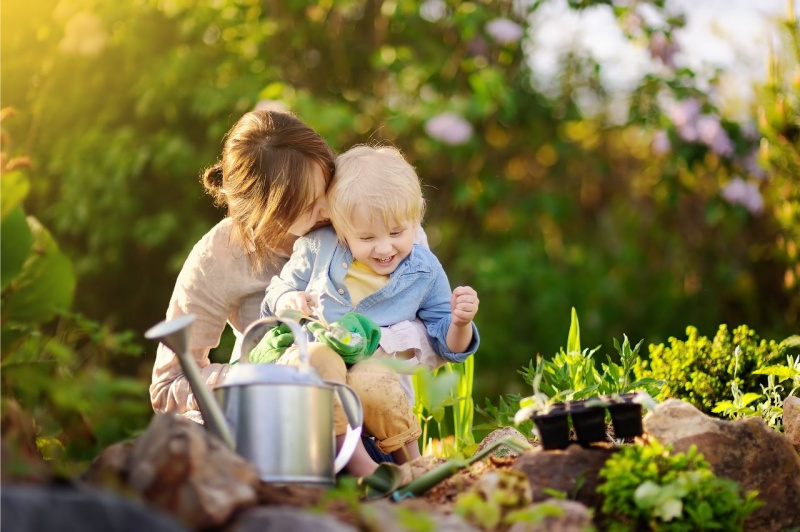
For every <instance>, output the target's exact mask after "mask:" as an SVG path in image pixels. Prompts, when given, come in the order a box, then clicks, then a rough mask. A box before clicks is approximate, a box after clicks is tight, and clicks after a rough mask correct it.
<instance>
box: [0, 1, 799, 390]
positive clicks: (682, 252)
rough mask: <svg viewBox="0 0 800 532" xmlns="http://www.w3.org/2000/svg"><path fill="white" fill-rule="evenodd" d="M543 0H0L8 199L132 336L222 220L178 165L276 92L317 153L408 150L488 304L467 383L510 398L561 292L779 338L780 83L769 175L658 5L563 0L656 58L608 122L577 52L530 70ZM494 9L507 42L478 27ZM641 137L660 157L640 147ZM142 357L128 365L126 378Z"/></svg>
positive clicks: (433, 213)
mask: <svg viewBox="0 0 800 532" xmlns="http://www.w3.org/2000/svg"><path fill="white" fill-rule="evenodd" d="M547 4H548V2H532V3H528V4H525V6H527V7H524V8H523V7H521V6H522V4H519V3H515V2H511V1H509V0H504V1H499V2H489V1H488V0H478V1H474V2H455V1H452V0H449V1H445V2H428V3H419V2H411V1H408V0H399V1H392V2H377V1H372V0H347V1H342V2H324V3H321V4H312V3H307V2H266V3H264V2H258V1H256V0H220V1H217V2H197V1H196V0H173V1H169V2H164V1H142V2H100V1H97V0H63V1H61V0H59V1H57V0H42V1H39V2H36V3H34V4H31V3H25V2H22V1H20V0H9V1H6V2H3V4H2V9H3V15H4V16H3V17H2V20H3V21H4V27H3V29H4V31H3V32H2V50H3V61H2V69H3V72H2V73H3V80H4V85H3V98H4V102H5V103H6V104H11V105H14V106H15V107H17V108H18V109H20V110H21V121H20V122H19V123H18V124H15V125H14V126H13V133H14V136H15V138H19V139H20V144H19V145H12V146H11V150H12V151H10V152H9V154H10V155H11V156H13V155H19V154H20V153H24V152H26V150H29V151H30V155H31V156H32V157H33V158H34V159H35V160H37V161H39V165H38V166H37V167H36V168H34V169H32V170H31V172H32V174H31V175H32V177H33V179H32V180H31V185H30V189H31V190H30V194H29V200H28V208H29V212H31V213H33V214H35V215H36V216H37V218H38V219H40V220H42V222H43V224H44V225H45V226H47V227H48V228H50V230H51V231H52V232H53V235H54V237H55V239H56V240H57V241H58V242H59V244H60V246H61V248H62V249H63V250H64V252H65V254H66V255H67V256H69V257H70V258H71V259H72V260H73V263H74V265H75V269H76V272H77V274H78V283H79V284H78V293H79V294H80V297H79V298H77V300H76V303H75V305H76V310H77V311H79V312H81V313H82V314H84V315H87V316H102V317H103V319H104V320H108V322H109V323H110V324H112V325H114V324H123V325H124V327H126V328H127V327H130V328H132V329H134V330H136V331H139V332H141V331H144V330H145V329H146V328H147V327H148V326H149V325H151V324H152V323H153V322H154V321H157V320H156V319H155V318H154V316H161V315H163V309H164V308H166V306H167V302H168V299H169V294H170V291H171V289H172V286H173V283H174V278H175V274H176V272H177V269H178V268H179V267H180V265H181V264H182V262H183V260H184V258H185V257H186V254H187V252H188V250H189V248H190V247H191V246H192V245H193V244H194V242H196V241H197V239H198V238H199V237H200V236H201V235H202V234H203V233H204V232H205V231H206V230H207V229H208V228H209V227H210V226H211V225H212V224H213V223H215V222H216V221H217V220H218V219H219V218H220V216H222V213H220V212H219V211H215V210H213V208H212V207H211V202H210V201H208V199H207V198H203V197H202V194H201V191H200V188H199V185H198V183H197V179H196V176H197V175H198V173H199V171H200V169H201V168H202V167H204V166H206V165H208V164H210V163H212V162H213V161H214V160H215V158H216V157H217V156H218V154H219V150H220V142H221V139H222V136H223V134H224V132H225V131H226V130H227V129H228V128H229V127H230V125H231V124H232V123H233V121H234V120H235V119H236V118H237V117H238V116H239V115H240V114H242V113H243V112H245V111H247V110H249V109H252V108H253V107H255V106H256V105H258V104H259V102H260V105H262V106H270V105H272V106H288V107H290V108H291V109H292V110H294V111H295V112H297V113H298V114H299V116H300V117H301V118H303V119H304V120H305V121H307V122H308V123H309V124H311V125H312V126H313V127H315V128H316V129H317V130H318V131H320V132H321V133H322V134H323V135H324V136H325V137H326V138H327V139H328V140H329V141H330V142H331V144H332V145H333V146H334V148H336V149H337V150H340V151H341V150H344V149H346V148H348V147H349V146H351V145H353V144H355V143H359V142H366V141H370V140H374V141H385V142H391V143H393V144H395V145H397V146H398V147H400V148H401V149H402V150H403V152H404V153H405V154H406V156H407V157H408V158H409V159H410V160H411V161H412V162H413V164H414V165H415V167H416V168H417V169H418V172H419V174H420V175H421V177H422V179H423V181H424V183H425V184H426V196H427V198H428V201H429V204H430V205H431V207H432V208H431V209H429V210H428V212H429V215H428V220H427V221H426V230H427V231H428V235H429V237H430V241H431V244H432V246H433V249H434V250H435V251H436V253H437V255H438V256H439V257H440V258H441V260H442V262H443V263H444V264H445V265H446V268H447V270H448V273H449V275H450V278H451V279H452V280H453V281H454V282H456V283H459V284H460V283H469V284H471V285H472V286H474V287H475V288H476V289H477V290H478V292H479V293H481V294H486V295H487V296H488V295H489V294H491V297H482V309H481V313H480V314H479V315H478V325H479V327H480V328H481V332H482V337H483V345H482V349H481V361H485V362H481V361H478V364H481V363H485V364H486V367H487V368H488V367H491V368H492V369H493V371H491V372H488V371H487V372H482V375H481V378H480V379H478V380H477V381H476V383H475V386H476V388H477V389H478V392H479V394H483V395H488V394H490V393H491V394H494V395H497V394H498V393H500V392H518V391H520V390H521V388H522V386H521V385H520V386H519V389H518V390H506V389H505V385H506V384H507V383H509V382H510V381H511V378H510V377H511V376H512V375H513V372H514V368H517V367H519V366H521V365H524V364H526V363H527V361H528V360H530V359H531V357H532V354H534V353H537V352H540V353H553V352H555V351H556V350H557V349H558V346H559V340H558V339H557V338H554V337H553V336H552V334H551V331H553V330H555V329H556V328H557V324H558V316H560V315H561V313H562V312H567V311H568V309H569V307H570V305H572V304H577V305H579V306H580V307H581V308H587V309H590V310H589V311H587V315H586V317H587V319H586V320H585V324H584V328H585V332H586V333H588V334H590V335H591V336H592V337H598V336H599V335H601V334H602V335H603V336H604V337H617V338H618V337H620V336H621V334H622V331H623V329H626V330H635V331H637V333H638V335H640V336H641V337H642V338H644V339H646V340H647V341H648V342H657V341H663V340H664V338H666V337H668V336H669V335H671V334H678V333H679V332H680V330H681V328H682V327H683V326H684V324H685V323H694V324H696V325H697V326H698V327H700V329H701V330H703V329H704V328H707V327H710V326H714V325H716V324H718V323H721V322H723V321H727V322H730V323H734V322H736V323H745V322H746V323H751V324H753V325H754V326H757V327H758V328H759V330H766V332H767V333H770V334H772V333H774V334H776V335H777V334H786V333H787V332H788V331H790V330H791V327H792V326H793V324H795V323H796V322H797V305H796V304H795V303H792V302H793V301H796V300H797V283H796V282H794V281H792V280H791V279H793V278H796V277H797V270H796V268H797V246H796V242H797V234H796V229H793V227H796V226H798V225H800V224H797V223H795V222H796V219H797V218H796V217H797V212H798V208H797V202H796V198H797V197H798V196H797V194H798V187H797V185H796V183H795V181H794V180H793V179H792V176H793V175H796V174H797V172H795V171H794V170H793V169H792V168H793V167H790V166H788V165H789V164H790V159H791V158H792V157H795V156H794V155H792V154H793V153H795V151H796V141H794V140H792V139H793V138H794V137H792V136H791V135H788V136H787V135H786V134H785V132H786V131H789V130H791V128H789V130H787V127H788V126H786V123H788V122H791V120H790V118H786V120H784V118H781V117H793V116H795V115H796V113H794V114H792V111H793V110H795V104H794V103H793V102H795V100H796V98H795V95H796V90H797V89H796V87H795V85H788V86H784V84H782V83H784V82H781V83H778V80H789V81H788V83H793V81H792V80H793V79H794V78H793V77H792V76H789V75H784V76H778V77H776V78H775V80H774V81H775V83H773V85H771V86H770V87H768V89H769V90H768V91H766V95H765V96H764V101H763V102H762V107H763V108H764V110H765V112H764V116H765V120H766V122H765V123H764V124H762V125H761V126H760V127H761V131H762V132H763V134H764V138H766V139H767V142H768V150H767V153H766V159H767V161H766V162H767V163H768V166H767V168H761V167H759V166H758V165H757V164H756V166H755V167H753V168H751V167H750V166H748V165H746V164H745V162H746V161H749V160H750V156H751V154H753V153H754V150H755V149H756V148H757V146H758V145H759V143H760V141H761V139H760V138H757V137H758V135H753V134H751V133H748V131H749V129H748V128H749V126H750V125H751V122H752V121H748V120H745V121H743V122H742V123H740V122H737V121H734V120H732V119H731V118H729V117H725V116H723V113H722V111H721V109H720V108H719V107H718V106H717V105H716V104H715V102H717V100H718V96H719V92H720V88H719V78H718V77H715V76H711V79H702V76H701V75H700V73H697V72H693V71H692V70H691V69H688V68H685V67H684V66H681V65H675V64H674V62H670V61H669V60H668V58H667V57H665V56H664V54H661V55H659V54H658V53H657V52H656V51H655V49H654V47H653V44H654V43H656V42H657V39H666V40H667V42H668V43H670V44H674V41H675V39H674V38H673V37H674V35H673V33H674V32H676V31H678V30H679V29H680V27H681V25H682V24H683V21H684V18H683V17H682V16H681V14H680V13H673V11H672V9H673V7H674V6H667V5H666V3H665V2H661V1H642V2H635V3H630V2H616V1H615V2H603V3H599V4H592V3H590V2H570V3H569V7H570V8H572V9H576V10H577V12H578V13H579V12H580V10H582V9H592V10H598V11H603V12H606V13H609V14H610V15H612V16H613V17H616V19H617V20H618V22H619V26H620V31H622V32H623V33H624V35H626V36H627V37H628V38H629V39H630V41H631V42H632V43H634V44H635V45H637V46H639V47H641V48H646V49H648V50H651V54H652V55H653V59H654V61H656V62H657V63H658V65H659V67H663V68H659V70H658V71H657V72H656V73H653V74H650V75H648V76H646V77H645V78H643V79H642V80H640V82H639V85H638V86H637V87H636V88H635V89H634V91H633V94H632V97H631V99H630V106H629V109H628V111H629V112H628V113H627V115H626V116H623V117H622V119H621V120H619V119H614V118H613V117H611V116H610V115H611V113H610V112H609V108H610V106H611V104H612V103H614V104H617V103H619V102H621V101H624V100H623V99H622V98H621V97H619V95H616V94H612V93H610V92H609V91H607V90H606V89H605V88H604V87H603V84H602V78H603V75H604V74H607V73H604V72H603V69H602V66H601V65H599V64H598V63H597V62H594V61H592V60H591V59H590V58H587V57H583V56H581V54H570V55H568V56H565V57H564V58H563V60H562V61H561V62H560V65H559V67H560V72H561V75H560V77H559V78H558V79H557V85H558V87H557V90H555V91H545V90H543V89H540V88H538V87H537V86H536V85H533V84H532V80H533V81H536V80H537V77H538V76H536V75H535V74H537V73H534V72H532V71H531V69H530V68H529V66H528V60H529V58H530V57H529V53H530V50H531V48H530V47H529V46H528V44H529V41H528V40H527V36H529V35H533V34H535V32H536V31H537V30H538V28H537V26H536V25H535V24H534V23H531V22H530V20H531V18H530V17H534V16H535V15H536V14H537V12H538V11H539V10H540V9H542V7H543V6H546V5H547ZM436 5H438V6H439V12H436V9H433V10H432V8H431V6H434V7H435V6H436ZM645 14H646V15H647V16H644V15H645ZM497 19H508V20H509V21H512V22H513V23H515V24H517V25H518V26H519V27H520V28H521V30H522V31H521V34H520V38H517V39H516V40H514V39H511V40H503V39H499V38H498V37H497V36H496V35H494V34H493V33H492V32H490V31H489V29H487V28H488V27H489V26H488V25H489V23H491V22H493V21H495V20H497ZM143 36H147V38H143ZM787 72H788V70H787ZM787 91H788V92H787ZM587 98H588V99H589V100H591V101H594V102H597V103H598V106H597V107H598V108H599V109H600V111H599V112H597V113H590V112H589V111H587V110H586V106H583V105H582V101H584V100H586V99H587ZM690 99H693V100H696V101H697V102H699V104H700V111H701V112H702V115H703V116H706V117H710V119H705V120H706V122H708V121H709V120H711V121H712V122H713V121H714V120H717V122H718V124H719V126H720V128H721V129H722V130H723V131H724V132H725V134H726V135H727V136H728V137H729V139H730V142H731V143H732V144H733V150H732V152H726V153H727V154H719V153H716V152H715V151H714V149H712V146H709V145H707V144H706V143H704V142H702V141H700V140H697V139H696V140H694V141H689V140H686V139H684V138H683V137H682V136H681V133H682V131H683V130H682V129H681V128H680V127H678V125H677V124H676V121H675V120H674V116H673V115H672V113H671V106H672V105H673V104H674V103H675V102H680V101H684V100H690ZM443 113H449V115H456V116H457V117H458V118H459V119H460V121H458V120H456V121H455V122H453V121H452V120H451V123H455V124H460V126H459V127H462V131H467V132H468V134H467V136H466V137H465V138H464V139H463V141H461V140H459V139H454V138H453V137H447V136H444V137H443V136H442V135H440V134H439V135H438V136H437V133H436V131H435V128H432V127H430V125H431V124H434V123H435V122H434V119H437V118H439V117H440V116H441V115H442V114H443ZM781 120H784V122H781ZM787 120H788V122H786V121H787ZM717 122H714V123H717ZM789 125H791V124H789ZM464 127H466V129H464ZM662 131H663V132H664V133H665V134H666V135H667V137H668V138H669V140H670V149H669V151H667V152H663V153H662V152H656V151H654V150H653V149H652V147H651V140H652V139H653V138H654V137H655V136H656V134H657V133H659V132H662ZM784 137H785V139H788V140H781V139H782V138H784ZM790 137H791V138H790ZM763 159H764V158H763V157H761V158H760V159H759V160H763ZM791 160H795V159H791ZM791 164H794V163H791ZM748 168H751V169H748ZM758 173H766V174H767V175H766V176H764V178H763V179H760V180H758V178H756V177H755V174H758ZM734 176H741V177H742V178H743V179H746V180H747V182H748V183H749V184H750V185H753V186H755V187H756V189H757V193H758V194H760V195H761V196H763V200H764V208H763V211H761V212H760V213H754V212H750V211H749V210H748V209H747V208H746V207H743V206H742V205H738V204H732V203H730V202H728V201H727V200H725V197H724V196H723V195H722V191H723V190H725V189H724V187H726V186H727V185H728V184H729V182H731V181H733V177H734ZM4 179H5V176H4ZM759 197H760V196H759ZM786 200H789V201H786ZM99 220H102V223H98V221H99ZM464 242H469V245H468V246H465V245H464ZM778 268H780V271H782V272H789V273H786V275H785V276H784V277H781V276H780V275H777V276H776V275H774V274H775V272H776V271H777V269H778ZM791 272H794V273H791ZM4 275H5V274H4ZM787 276H788V277H787ZM792 276H794V277H792ZM701 287H702V290H701V289H700V288H701ZM108 294H114V297H113V298H110V297H108ZM708 301H714V302H718V303H719V304H715V305H709V304H708ZM120 302H124V304H120ZM142 344H143V345H144V342H142ZM150 364H151V360H149V359H147V358H143V359H141V360H132V361H129V362H127V363H126V366H128V367H127V368H126V369H128V371H129V372H130V374H142V375H144V374H146V373H148V369H149V368H148V366H150Z"/></svg>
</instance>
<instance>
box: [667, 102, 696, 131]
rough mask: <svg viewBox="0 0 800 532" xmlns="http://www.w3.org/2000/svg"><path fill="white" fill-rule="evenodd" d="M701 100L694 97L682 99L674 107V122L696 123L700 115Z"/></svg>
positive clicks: (677, 124)
mask: <svg viewBox="0 0 800 532" xmlns="http://www.w3.org/2000/svg"><path fill="white" fill-rule="evenodd" d="M700 107H701V106H700V102H698V101H697V100H695V99H694V98H688V99H686V100H681V101H679V102H678V103H677V104H675V106H674V107H673V108H672V113H671V115H672V122H673V123H674V124H675V125H676V126H678V127H681V126H686V125H689V124H694V123H695V121H696V120H697V117H698V116H699V115H700Z"/></svg>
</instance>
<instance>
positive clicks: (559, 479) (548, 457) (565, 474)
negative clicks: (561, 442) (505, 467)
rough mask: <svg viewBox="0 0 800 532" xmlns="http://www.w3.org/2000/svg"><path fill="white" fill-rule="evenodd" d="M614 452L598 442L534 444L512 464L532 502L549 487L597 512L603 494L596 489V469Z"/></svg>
mask: <svg viewBox="0 0 800 532" xmlns="http://www.w3.org/2000/svg"><path fill="white" fill-rule="evenodd" d="M615 452H616V448H613V447H602V446H592V447H588V448H582V447H580V446H579V445H570V446H569V447H567V448H566V449H565V450H563V451H562V450H552V451H545V450H543V449H542V448H537V449H534V450H533V451H528V452H526V453H524V454H523V455H521V456H520V457H519V458H517V460H516V462H514V465H513V466H512V468H513V469H516V470H518V471H522V472H523V473H525V474H526V475H527V477H528V480H529V481H530V483H531V489H532V490H533V500H534V501H535V502H538V501H543V500H545V499H547V498H549V497H550V496H551V495H550V494H548V493H547V491H545V490H546V489H548V488H549V489H554V490H558V491H562V492H564V493H566V494H567V496H568V497H569V498H571V499H575V500H577V501H579V502H581V503H583V504H585V505H586V506H588V507H590V508H594V509H595V511H596V512H599V511H600V508H601V506H602V504H603V497H602V495H600V494H598V493H597V487H598V486H599V485H600V484H601V481H602V479H601V478H599V476H598V473H599V472H600V469H602V467H603V466H604V465H605V463H606V460H608V459H609V458H610V457H611V455H613V454H614V453H615Z"/></svg>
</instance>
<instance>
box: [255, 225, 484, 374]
mask: <svg viewBox="0 0 800 532" xmlns="http://www.w3.org/2000/svg"><path fill="white" fill-rule="evenodd" d="M352 263H353V254H352V253H351V252H350V248H348V247H347V246H346V245H344V244H342V243H340V242H339V240H338V239H337V237H336V233H335V232H334V231H333V228H331V227H323V228H321V229H317V230H316V231H312V232H311V233H309V234H308V235H306V236H304V237H301V238H298V239H297V241H296V242H295V244H294V252H293V253H292V256H291V258H290V259H289V262H288V263H286V266H284V267H283V270H282V271H281V274H280V275H276V276H275V277H273V278H272V281H271V282H270V284H269V286H268V287H267V290H266V296H265V298H264V301H263V303H262V304H261V316H262V317H263V316H271V315H272V314H273V311H274V310H275V303H276V302H277V301H278V298H279V297H280V296H282V295H283V294H285V293H286V292H293V291H297V290H304V291H306V292H308V293H309V295H310V296H311V297H312V298H314V299H315V301H316V303H317V314H318V315H321V316H322V317H323V318H325V320H326V321H327V322H329V323H330V322H333V321H336V320H338V319H339V318H341V317H342V316H344V315H345V314H346V313H348V312H358V313H360V314H364V315H365V316H367V317H368V318H370V319H371V320H372V321H374V322H375V323H376V324H377V325H379V326H381V327H388V326H389V325H394V324H395V323H398V322H401V321H404V320H409V321H412V320H414V319H416V318H417V317H419V319H421V320H422V322H423V323H424V324H425V327H426V329H427V330H428V335H429V336H430V337H431V340H432V341H433V345H434V348H435V349H436V351H437V352H438V353H439V354H440V355H441V356H442V357H444V358H445V359H447V360H448V361H450V362H464V360H466V359H467V357H469V356H470V355H472V354H473V353H475V351H477V349H478V344H479V343H480V337H479V336H478V328H477V327H475V324H474V323H473V324H472V342H470V345H469V347H468V348H467V350H466V351H465V352H463V353H453V352H452V351H450V350H449V349H448V348H447V342H446V338H447V329H448V328H449V327H450V322H451V319H452V313H451V309H450V299H451V295H452V291H451V290H450V283H449V282H448V280H447V274H445V272H444V269H443V268H442V265H441V264H440V263H439V260H438V259H437V258H436V256H435V255H434V254H433V253H431V252H430V251H429V250H427V249H425V248H424V247H422V246H420V245H418V244H414V247H413V249H412V250H411V253H410V254H409V255H408V257H406V258H405V259H404V260H403V261H402V262H401V263H400V264H399V265H398V266H397V269H396V270H395V271H393V272H392V273H391V275H390V276H389V282H388V283H387V284H386V285H385V286H384V287H383V288H381V289H379V290H378V291H377V292H375V293H373V294H370V295H369V296H367V297H365V298H364V299H362V300H361V301H359V303H358V305H356V306H353V304H352V303H351V302H350V295H349V293H348V291H347V287H346V286H345V285H344V278H345V276H346V275H347V270H348V269H349V268H350V265H351V264H352Z"/></svg>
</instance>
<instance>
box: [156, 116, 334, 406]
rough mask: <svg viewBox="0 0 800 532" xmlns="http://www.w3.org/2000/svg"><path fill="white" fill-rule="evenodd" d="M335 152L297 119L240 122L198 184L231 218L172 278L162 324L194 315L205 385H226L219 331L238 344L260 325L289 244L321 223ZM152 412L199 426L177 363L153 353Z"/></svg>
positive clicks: (192, 345) (161, 351) (192, 343)
mask: <svg viewBox="0 0 800 532" xmlns="http://www.w3.org/2000/svg"><path fill="white" fill-rule="evenodd" d="M333 170H334V156H333V151H332V150H331V148H330V147H329V146H328V144H327V143H326V142H325V140H324V139H323V138H322V137H320V136H319V135H318V134H317V133H315V132H314V130H312V129H311V128H310V127H308V126H307V125H305V124H304V123H303V122H301V121H300V120H298V119H297V118H296V117H294V116H292V115H289V114H286V113H278V112H271V111H252V112H250V113H247V114H245V115H244V116H243V117H242V118H241V119H239V121H238V122H236V124H235V125H234V126H233V127H232V128H231V130H230V131H229V132H228V134H227V137H226V141H225V146H224V148H223V151H222V158H221V160H220V161H219V162H218V163H217V164H215V165H214V166H211V167H210V168H208V169H207V170H206V171H205V173H204V176H203V184H204V186H205V189H206V191H207V192H208V193H209V194H211V195H212V196H213V197H214V199H215V202H216V203H217V204H219V205H223V206H227V208H228V216H227V217H226V218H225V219H224V220H222V221H221V222H219V223H218V224H217V225H216V226H214V228H213V229H211V231H209V232H208V233H207V234H206V235H205V236H204V237H203V238H202V239H201V240H200V241H199V242H198V243H197V244H196V245H195V246H194V249H192V251H191V253H190V254H189V257H188V258H187V259H186V262H185V263H184V265H183V268H182V269H181V272H180V274H179V275H178V280H177V282H176V284H175V290H174V291H173V293H172V299H171V301H170V304H169V308H168V310H167V319H172V318H176V317H178V316H181V315H184V314H189V313H192V314H195V315H196V316H197V319H196V321H195V322H194V324H193V325H192V327H191V330H190V335H189V341H188V346H189V351H190V352H191V354H192V356H193V357H194V359H195V360H196V361H197V364H198V366H199V367H200V371H201V374H202V376H203V378H204V379H205V381H206V384H207V385H208V386H209V387H211V388H213V387H214V386H215V385H216V384H217V383H218V382H221V381H222V380H224V378H225V375H226V373H227V371H228V368H229V366H228V365H227V364H212V363H210V361H209V358H208V353H209V351H210V350H211V348H213V347H216V346H217V345H218V344H219V339H220V336H221V335H222V331H223V330H224V329H225V324H226V322H228V323H230V324H231V326H232V327H233V329H234V331H235V333H236V335H237V337H241V334H242V333H243V332H244V330H245V329H246V328H247V326H248V325H249V324H250V323H252V322H253V321H255V320H257V319H258V317H259V308H260V305H261V301H262V300H263V298H264V289H265V288H266V286H267V284H268V283H269V280H270V279H271V278H272V276H273V275H276V274H278V273H280V270H281V268H282V267H283V265H284V264H285V263H286V260H287V259H288V257H289V255H290V254H291V251H292V244H293V243H294V240H295V239H296V238H297V237H298V236H301V235H304V234H305V233H307V232H308V231H309V230H311V229H312V228H313V227H314V226H315V225H317V224H322V223H325V222H326V221H327V203H326V200H325V191H326V189H327V187H328V183H329V182H330V180H331V177H332V176H333ZM150 400H151V402H152V404H153V409H154V410H155V411H156V412H166V411H170V412H176V413H180V414H183V415H185V416H186V417H188V418H190V419H192V420H195V421H198V422H202V417H201V415H200V412H199V410H198V406H197V402H196V401H195V399H194V395H193V394H192V392H191V388H190V386H189V382H188V380H187V379H186V377H185V376H184V374H183V371H182V370H181V367H180V364H179V362H178V359H177V356H176V355H175V354H174V353H173V352H172V351H170V350H169V349H167V348H166V347H165V346H164V345H159V347H158V354H157V356H156V362H155V365H154V367H153V381H152V384H151V385H150Z"/></svg>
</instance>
